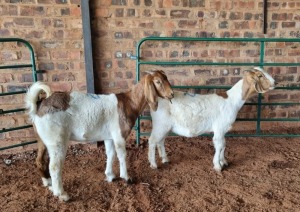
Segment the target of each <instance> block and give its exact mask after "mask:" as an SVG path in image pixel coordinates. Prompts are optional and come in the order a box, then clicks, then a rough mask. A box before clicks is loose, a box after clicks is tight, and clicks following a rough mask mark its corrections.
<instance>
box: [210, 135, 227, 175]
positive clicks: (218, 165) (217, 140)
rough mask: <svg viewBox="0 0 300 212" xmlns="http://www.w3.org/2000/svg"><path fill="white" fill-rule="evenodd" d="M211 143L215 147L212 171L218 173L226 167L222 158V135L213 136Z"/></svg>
mask: <svg viewBox="0 0 300 212" xmlns="http://www.w3.org/2000/svg"><path fill="white" fill-rule="evenodd" d="M213 143H214V147H215V155H214V158H213V164H214V169H215V170H216V171H217V172H220V171H221V170H222V168H223V166H224V165H227V161H226V159H225V156H224V154H225V153H224V152H225V138H224V135H217V134H215V135H214V137H213Z"/></svg>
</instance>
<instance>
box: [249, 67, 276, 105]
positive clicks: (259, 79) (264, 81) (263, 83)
mask: <svg viewBox="0 0 300 212" xmlns="http://www.w3.org/2000/svg"><path fill="white" fill-rule="evenodd" d="M244 80H245V81H246V82H247V84H248V85H249V88H248V89H247V91H245V92H246V93H245V95H244V99H246V98H247V97H249V96H250V95H251V94H253V93H255V92H257V93H265V92H267V91H268V90H273V89H274V88H275V80H274V79H273V78H272V77H271V75H269V74H268V73H267V72H266V71H264V70H263V69H262V68H260V67H255V68H253V70H251V71H247V72H246V74H245V76H244Z"/></svg>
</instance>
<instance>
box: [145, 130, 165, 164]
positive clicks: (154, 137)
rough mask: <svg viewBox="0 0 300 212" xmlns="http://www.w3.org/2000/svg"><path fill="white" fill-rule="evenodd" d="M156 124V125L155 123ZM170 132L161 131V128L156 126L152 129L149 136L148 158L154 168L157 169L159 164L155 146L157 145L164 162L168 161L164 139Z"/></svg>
mask: <svg viewBox="0 0 300 212" xmlns="http://www.w3.org/2000/svg"><path fill="white" fill-rule="evenodd" d="M153 126H155V125H153ZM167 134H168V132H161V131H160V130H156V128H153V129H152V132H151V135H150V137H149V141H148V142H149V150H148V160H149V162H150V167H151V168H152V169H157V164H156V160H155V147H156V146H157V149H158V152H159V155H160V157H162V160H163V163H166V162H168V161H169V160H168V158H167V154H166V150H165V146H164V139H165V137H166V135H167Z"/></svg>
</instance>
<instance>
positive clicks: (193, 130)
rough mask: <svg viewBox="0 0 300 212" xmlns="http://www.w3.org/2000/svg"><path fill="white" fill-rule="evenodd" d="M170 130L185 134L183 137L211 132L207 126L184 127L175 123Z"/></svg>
mask: <svg viewBox="0 0 300 212" xmlns="http://www.w3.org/2000/svg"><path fill="white" fill-rule="evenodd" d="M172 131H173V132H174V133H176V134H178V135H181V136H185V137H196V136H199V135H201V134H203V133H207V132H211V131H212V130H211V129H209V128H208V127H207V126H202V127H199V126H190V127H185V126H181V125H175V126H173V128H172Z"/></svg>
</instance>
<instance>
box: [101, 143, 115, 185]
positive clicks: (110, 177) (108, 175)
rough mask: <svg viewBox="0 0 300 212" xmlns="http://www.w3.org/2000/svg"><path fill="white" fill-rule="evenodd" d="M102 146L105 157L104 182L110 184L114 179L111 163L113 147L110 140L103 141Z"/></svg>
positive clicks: (113, 158) (113, 156)
mask: <svg viewBox="0 0 300 212" xmlns="http://www.w3.org/2000/svg"><path fill="white" fill-rule="evenodd" d="M104 144H105V152H106V157H107V160H106V169H105V175H106V180H107V181H108V182H112V181H113V179H114V178H115V174H114V172H113V163H114V160H115V155H116V151H115V146H114V143H113V141H112V140H105V141H104Z"/></svg>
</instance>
